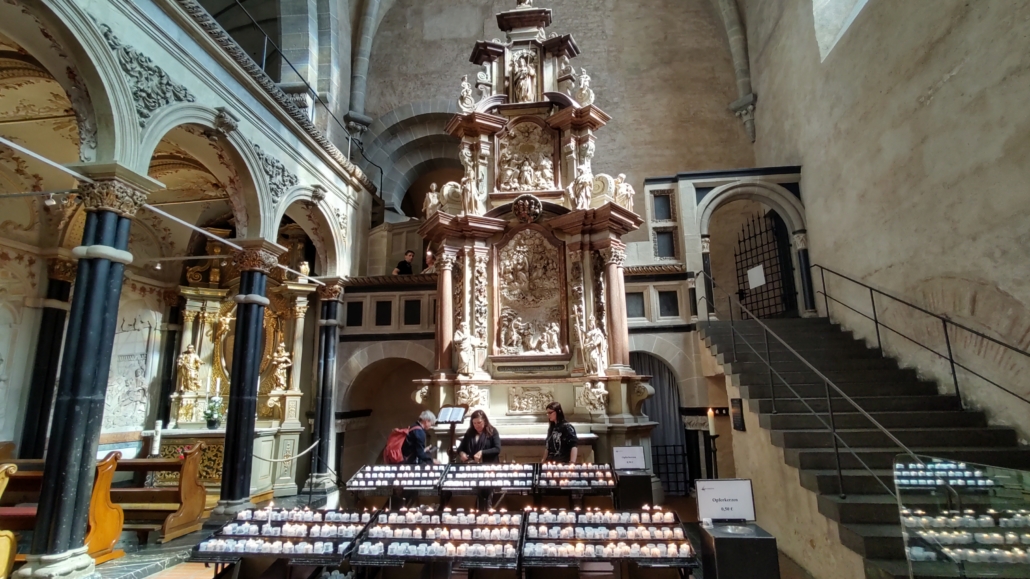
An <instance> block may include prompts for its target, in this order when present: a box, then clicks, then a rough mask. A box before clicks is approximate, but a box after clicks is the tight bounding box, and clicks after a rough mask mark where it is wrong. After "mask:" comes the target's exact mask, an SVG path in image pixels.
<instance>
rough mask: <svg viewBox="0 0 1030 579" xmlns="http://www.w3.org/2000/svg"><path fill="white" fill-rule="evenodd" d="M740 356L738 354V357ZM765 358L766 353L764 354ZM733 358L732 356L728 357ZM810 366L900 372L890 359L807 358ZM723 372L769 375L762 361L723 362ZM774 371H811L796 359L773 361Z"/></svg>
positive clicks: (827, 369)
mask: <svg viewBox="0 0 1030 579" xmlns="http://www.w3.org/2000/svg"><path fill="white" fill-rule="evenodd" d="M739 356H740V354H739V353H738V357H739ZM763 356H764V353H763ZM726 357H728V358H731V359H732V356H731V355H728V354H727V355H726ZM806 360H807V361H808V363H809V364H811V365H812V366H815V367H816V368H818V369H819V371H820V372H822V373H824V374H825V373H826V372H852V371H856V370H892V371H895V372H896V371H899V370H901V368H898V364H897V362H895V361H894V360H891V359H890V358H860V359H858V360H841V359H836V358H832V357H828V356H825V357H822V356H821V357H818V358H806ZM722 367H723V370H724V371H725V372H726V373H727V374H761V375H765V374H767V373H768V367H769V366H768V365H767V364H766V363H765V362H763V361H761V360H754V361H744V360H740V361H737V362H733V361H729V362H723V365H722ZM772 367H773V370H775V371H777V372H779V373H781V374H782V373H784V372H804V373H810V372H811V369H810V368H809V367H808V366H807V365H805V363H804V362H802V361H800V360H798V359H797V358H795V359H794V360H784V361H779V360H773V362H772Z"/></svg>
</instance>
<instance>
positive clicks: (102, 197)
mask: <svg viewBox="0 0 1030 579" xmlns="http://www.w3.org/2000/svg"><path fill="white" fill-rule="evenodd" d="M78 192H79V199H82V206H83V207H85V209H86V211H112V212H114V213H117V214H118V215H121V216H123V217H133V216H134V215H136V212H137V211H139V209H140V207H143V205H144V204H145V203H146V202H147V194H146V193H144V192H143V191H140V190H139V189H137V188H135V187H133V186H131V185H129V184H127V183H125V182H124V181H119V180H117V179H105V180H103V181H94V182H92V183H82V184H81V185H79V191H78Z"/></svg>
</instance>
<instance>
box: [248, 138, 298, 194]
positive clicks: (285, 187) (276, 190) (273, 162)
mask: <svg viewBox="0 0 1030 579" xmlns="http://www.w3.org/2000/svg"><path fill="white" fill-rule="evenodd" d="M254 152H255V153H257V156H258V159H260V160H261V170H262V171H264V173H265V177H267V178H268V189H269V191H270V192H271V193H272V203H274V204H278V203H279V200H280V199H282V197H283V195H285V194H286V192H287V191H289V190H290V189H291V188H293V187H296V186H297V183H299V182H300V179H297V176H296V175H294V174H293V173H290V172H289V171H288V170H287V169H286V167H285V166H284V165H283V164H282V161H280V160H279V159H276V158H275V157H273V156H271V155H269V154H267V153H265V152H264V151H262V150H261V147H259V146H257V145H254Z"/></svg>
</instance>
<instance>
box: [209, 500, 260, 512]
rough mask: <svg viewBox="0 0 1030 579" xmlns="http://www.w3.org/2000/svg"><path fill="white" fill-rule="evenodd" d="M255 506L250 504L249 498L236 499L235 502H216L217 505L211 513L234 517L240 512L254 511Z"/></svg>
mask: <svg viewBox="0 0 1030 579" xmlns="http://www.w3.org/2000/svg"><path fill="white" fill-rule="evenodd" d="M256 508H257V505H255V504H254V503H252V502H250V499H249V498H246V499H238V500H235V501H218V505H217V506H216V507H215V508H214V510H213V511H211V513H212V514H215V515H235V514H236V513H238V512H240V511H245V510H247V509H256Z"/></svg>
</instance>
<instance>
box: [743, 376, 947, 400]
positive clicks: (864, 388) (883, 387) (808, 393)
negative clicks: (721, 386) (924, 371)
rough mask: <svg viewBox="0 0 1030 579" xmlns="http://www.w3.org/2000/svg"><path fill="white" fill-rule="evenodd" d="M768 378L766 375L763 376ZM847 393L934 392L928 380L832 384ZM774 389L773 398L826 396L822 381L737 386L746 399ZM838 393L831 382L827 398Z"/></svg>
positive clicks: (770, 392) (861, 394)
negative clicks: (770, 385)
mask: <svg viewBox="0 0 1030 579" xmlns="http://www.w3.org/2000/svg"><path fill="white" fill-rule="evenodd" d="M766 380H768V378H766ZM836 386H837V388H840V390H841V391H843V392H844V393H845V394H847V395H848V397H851V398H854V397H873V396H931V395H934V394H936V393H937V386H935V385H934V384H930V383H928V382H851V383H847V382H845V383H842V384H836ZM773 392H775V393H776V398H777V402H779V401H780V400H791V399H796V398H797V397H798V396H800V397H802V398H819V397H824V398H825V396H826V385H825V384H804V383H796V384H795V383H792V384H791V385H790V386H787V385H786V384H783V383H776V384H775V386H774V387H773V388H772V389H770V388H769V385H768V383H766V384H749V385H744V386H740V395H741V396H743V397H744V398H747V399H749V400H751V399H755V398H770V399H771V398H772V394H773ZM840 397H841V394H840V392H838V391H837V390H836V389H834V388H833V387H832V386H831V387H830V398H840Z"/></svg>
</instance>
